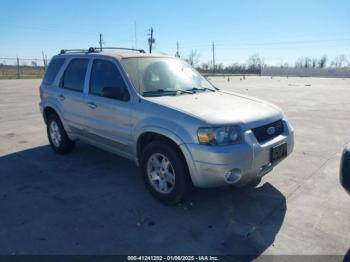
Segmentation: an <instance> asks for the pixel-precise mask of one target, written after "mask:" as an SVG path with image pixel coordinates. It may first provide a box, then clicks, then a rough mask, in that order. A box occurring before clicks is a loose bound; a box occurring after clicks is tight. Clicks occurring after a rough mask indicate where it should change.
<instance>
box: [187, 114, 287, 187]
mask: <svg viewBox="0 0 350 262" xmlns="http://www.w3.org/2000/svg"><path fill="white" fill-rule="evenodd" d="M283 125H284V132H283V133H282V134H281V135H279V136H277V137H275V138H273V139H272V140H269V141H266V142H264V143H259V142H258V141H257V140H256V138H255V136H254V134H253V132H252V131H251V130H248V131H245V132H244V138H245V139H244V140H245V143H244V144H239V145H232V146H222V147H214V146H206V145H200V144H182V145H181V146H180V148H181V149H182V152H183V153H184V155H185V158H186V161H187V164H188V167H189V171H190V175H191V179H192V182H193V184H194V185H195V186H197V187H216V186H223V185H229V184H235V185H244V184H246V183H248V182H250V181H252V180H255V179H257V178H259V177H262V176H264V175H266V174H267V173H268V172H270V171H271V170H272V169H273V167H274V166H276V165H277V164H278V163H279V162H277V163H274V164H271V163H270V151H271V148H272V147H274V146H276V145H279V144H282V143H287V155H289V154H290V153H291V152H292V151H293V147H294V131H293V128H292V127H291V126H290V125H289V123H288V122H287V121H286V120H285V119H284V120H283ZM229 172H231V173H232V172H233V173H237V176H236V179H234V180H228V179H227V174H228V173H229ZM238 174H239V175H238Z"/></svg>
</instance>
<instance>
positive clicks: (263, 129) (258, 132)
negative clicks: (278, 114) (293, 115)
mask: <svg viewBox="0 0 350 262" xmlns="http://www.w3.org/2000/svg"><path fill="white" fill-rule="evenodd" d="M273 129H274V130H275V131H274V132H272V130H273ZM252 131H253V133H254V135H255V137H256V139H257V140H258V142H259V143H261V142H264V141H267V140H270V139H273V138H275V137H276V136H279V135H280V134H282V133H283V122H282V120H278V121H276V122H273V123H271V124H268V125H264V126H259V127H257V128H254V129H252ZM269 131H270V132H269Z"/></svg>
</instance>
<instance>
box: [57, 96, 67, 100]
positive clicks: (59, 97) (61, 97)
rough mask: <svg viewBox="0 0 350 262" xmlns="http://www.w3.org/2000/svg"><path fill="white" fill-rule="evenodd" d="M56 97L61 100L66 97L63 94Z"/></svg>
mask: <svg viewBox="0 0 350 262" xmlns="http://www.w3.org/2000/svg"><path fill="white" fill-rule="evenodd" d="M58 99H59V100H61V101H63V100H65V99H66V97H65V96H64V95H58Z"/></svg>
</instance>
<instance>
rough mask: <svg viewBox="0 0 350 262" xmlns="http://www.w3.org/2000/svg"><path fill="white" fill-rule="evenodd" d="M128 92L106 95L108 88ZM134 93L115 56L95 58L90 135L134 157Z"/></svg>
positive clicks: (89, 115)
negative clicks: (120, 95) (129, 87)
mask: <svg viewBox="0 0 350 262" xmlns="http://www.w3.org/2000/svg"><path fill="white" fill-rule="evenodd" d="M106 87H107V88H109V89H111V88H112V89H115V91H118V93H120V92H122V93H123V94H124V95H123V96H122V97H119V98H110V97H104V96H103V89H104V88H106ZM130 98H131V97H130V93H129V91H128V88H127V86H126V83H125V81H124V79H123V76H122V74H121V72H120V68H119V65H118V64H117V62H116V61H115V60H114V59H112V58H111V59H109V58H95V59H94V60H93V62H92V66H91V72H90V77H89V86H88V94H87V96H86V101H87V106H88V110H89V112H88V114H87V115H88V117H87V119H88V123H87V129H88V133H89V136H90V138H92V139H94V140H95V141H96V142H98V143H99V144H102V145H104V146H106V147H108V148H109V149H111V150H112V151H115V152H117V153H119V154H121V155H123V156H126V157H131V141H132V138H131V121H130V110H131V104H132V102H131V99H130Z"/></svg>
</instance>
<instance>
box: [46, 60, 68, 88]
mask: <svg viewBox="0 0 350 262" xmlns="http://www.w3.org/2000/svg"><path fill="white" fill-rule="evenodd" d="M64 60H65V59H64V58H54V59H53V60H52V61H51V62H50V64H49V66H48V68H47V69H46V72H45V76H44V79H43V84H44V85H51V84H52V83H53V81H54V80H55V78H56V75H57V73H58V71H60V69H61V67H62V65H63V63H64Z"/></svg>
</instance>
